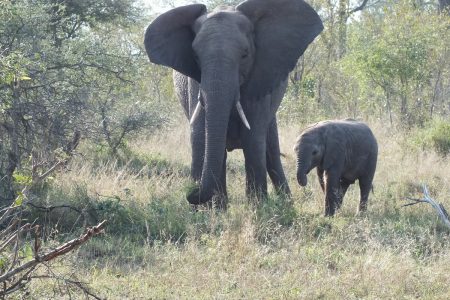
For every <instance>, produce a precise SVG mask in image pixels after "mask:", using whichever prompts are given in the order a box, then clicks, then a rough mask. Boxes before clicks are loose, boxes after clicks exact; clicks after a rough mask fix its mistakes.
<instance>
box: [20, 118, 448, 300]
mask: <svg viewBox="0 0 450 300" xmlns="http://www.w3.org/2000/svg"><path fill="white" fill-rule="evenodd" d="M373 127H374V132H375V134H376V136H377V138H378V141H379V145H380V154H379V163H378V167H377V173H376V177H375V181H374V185H375V189H374V193H372V194H371V195H370V198H369V209H368V211H367V212H366V213H364V214H360V215H356V209H357V206H358V201H359V200H358V199H359V195H358V193H359V189H358V187H357V186H355V185H353V186H351V188H350V189H349V191H348V194H347V196H346V198H345V199H344V202H343V206H342V208H341V210H339V211H338V213H337V214H336V216H335V217H334V218H326V217H324V216H323V211H324V207H323V206H324V204H323V195H322V191H321V190H320V187H319V185H318V183H317V179H316V178H315V175H314V174H311V175H309V176H310V180H309V183H308V186H307V187H305V188H300V187H299V186H298V185H297V184H296V180H295V161H294V156H293V153H291V152H292V150H291V149H292V144H293V143H294V141H295V135H296V134H297V133H298V128H282V129H281V130H280V132H281V134H282V137H281V148H282V151H283V152H284V153H286V154H287V155H286V157H285V158H284V161H283V163H284V164H285V167H286V173H287V174H288V176H289V181H290V185H291V189H292V191H293V196H292V198H291V199H285V198H279V197H277V196H275V195H274V194H273V193H272V192H271V194H270V195H269V197H268V199H267V200H266V201H264V202H262V203H259V204H254V203H253V202H249V201H248V200H247V199H246V198H245V186H244V182H245V180H244V169H243V168H242V166H243V157H242V154H241V153H238V152H236V151H235V152H232V153H230V154H229V158H230V162H229V165H230V167H231V169H232V172H229V177H228V187H229V195H230V204H229V208H228V210H227V211H225V212H221V211H215V210H208V209H200V210H198V211H194V210H193V209H192V208H191V207H190V206H189V204H188V203H187V201H186V199H185V193H186V189H187V188H189V186H190V185H191V183H190V180H189V178H188V172H186V171H185V170H186V169H187V168H188V166H189V148H188V144H189V143H188V136H189V134H188V131H187V130H186V129H183V130H180V131H179V133H178V135H177V136H171V137H170V138H167V136H168V135H167V133H166V132H162V133H161V134H160V135H156V136H152V137H150V138H149V139H148V140H145V141H142V140H141V141H140V142H139V143H135V144H134V145H130V149H131V151H132V152H133V153H135V155H136V157H139V164H137V163H133V164H132V163H131V162H130V163H124V164H117V163H115V162H114V161H109V162H104V163H103V164H102V165H99V164H96V165H95V164H94V162H89V161H79V162H77V161H74V162H73V164H72V166H71V171H70V172H68V173H65V174H60V175H59V176H57V177H56V179H55V180H54V182H52V184H51V187H50V188H49V190H48V191H47V193H46V195H45V197H44V199H45V201H44V204H45V205H57V204H70V205H73V206H74V207H82V208H84V209H85V211H86V212H88V213H86V214H85V217H84V218H85V219H84V220H77V217H79V216H78V215H77V214H76V213H74V212H73V211H70V210H68V211H67V210H66V211H63V210H54V211H52V213H49V214H47V215H46V217H45V219H38V220H37V221H38V222H41V223H42V224H43V225H45V226H47V227H48V228H51V229H52V230H54V231H58V232H59V233H65V234H66V235H74V234H76V233H78V232H79V230H80V226H81V225H82V224H85V225H89V224H94V223H95V222H97V221H99V220H102V219H108V225H107V228H106V233H105V234H104V235H103V236H99V237H96V238H94V239H93V240H91V241H89V242H88V243H87V244H85V245H83V246H82V247H80V248H79V250H78V251H77V252H76V253H73V254H71V255H69V257H68V258H66V259H64V260H60V261H59V263H58V264H56V265H55V267H57V268H60V270H61V272H62V273H64V272H66V273H67V272H68V273H71V272H72V273H73V274H74V275H75V276H76V277H77V278H79V279H82V280H83V281H85V282H88V283H89V284H90V287H91V288H92V289H93V291H95V292H96V293H97V294H98V295H100V296H101V297H106V298H108V299H192V298H194V299H380V298H381V299H410V298H421V299H447V298H449V296H450V234H449V233H450V230H449V229H448V228H446V227H445V226H444V225H443V224H442V222H441V221H440V220H439V219H438V217H437V214H436V213H435V212H434V211H433V209H432V208H431V206H428V205H427V204H418V205H415V206H410V207H402V205H403V204H405V203H407V201H406V197H408V196H412V197H420V184H421V183H426V184H427V185H428V187H429V189H430V193H431V194H432V196H433V197H434V198H435V199H436V200H437V201H439V202H442V203H443V205H444V206H445V207H447V209H449V208H450V169H449V168H448V167H447V168H445V167H443V166H449V165H450V161H449V158H448V157H447V158H446V157H442V156H440V155H438V154H436V153H435V152H433V151H429V150H426V151H425V150H421V151H422V152H421V151H419V152H418V153H416V154H414V155H409V153H408V151H409V150H407V149H406V148H404V143H403V138H402V137H403V133H401V132H395V131H390V130H389V129H386V128H384V127H380V126H378V125H377V124H375V125H374V126H373ZM177 132H178V131H177ZM161 140H164V143H161ZM155 153H156V154H155ZM145 157H147V158H149V157H151V159H145ZM417 157H420V159H421V160H420V162H419V160H417ZM130 159H131V160H132V159H133V157H130ZM155 160H156V162H155ZM132 165H133V166H132ZM131 166H132V167H131ZM142 169H148V171H146V172H145V175H143V173H142V172H136V170H142ZM154 169H157V170H170V172H161V171H154ZM312 173H313V172H312ZM162 174H163V175H162ZM31 213H32V212H30V214H31ZM33 216H36V215H33ZM73 224H76V226H73ZM77 224H78V225H77ZM49 236H50V235H49ZM57 286H58V283H57V282H53V283H49V282H48V281H39V280H36V281H33V283H32V284H31V285H30V288H29V297H32V298H36V299H39V298H43V297H51V296H52V295H53V292H54V290H55V289H57ZM63 294H65V296H66V297H67V295H68V294H67V293H63ZM72 297H73V298H77V297H78V298H83V296H82V295H80V294H79V293H78V294H77V293H75V294H72Z"/></svg>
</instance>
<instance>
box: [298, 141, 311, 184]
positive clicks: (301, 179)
mask: <svg viewBox="0 0 450 300" xmlns="http://www.w3.org/2000/svg"><path fill="white" fill-rule="evenodd" d="M310 170H311V153H310V151H308V149H307V147H305V146H304V145H302V144H300V145H299V147H298V150H297V181H298V183H299V184H300V185H301V186H306V184H307V183H308V179H307V177H306V175H307V174H308V173H309V171H310Z"/></svg>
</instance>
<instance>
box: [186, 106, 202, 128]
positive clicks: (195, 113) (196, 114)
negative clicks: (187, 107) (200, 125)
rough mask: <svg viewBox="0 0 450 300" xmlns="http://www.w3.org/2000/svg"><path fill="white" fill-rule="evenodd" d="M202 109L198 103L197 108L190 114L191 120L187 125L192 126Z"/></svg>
mask: <svg viewBox="0 0 450 300" xmlns="http://www.w3.org/2000/svg"><path fill="white" fill-rule="evenodd" d="M201 109H202V104H201V103H200V101H198V102H197V106H196V107H195V110H194V113H193V114H192V117H191V120H190V121H189V123H190V124H191V125H192V124H193V123H194V122H195V119H197V117H198V115H199V114H200V110H201Z"/></svg>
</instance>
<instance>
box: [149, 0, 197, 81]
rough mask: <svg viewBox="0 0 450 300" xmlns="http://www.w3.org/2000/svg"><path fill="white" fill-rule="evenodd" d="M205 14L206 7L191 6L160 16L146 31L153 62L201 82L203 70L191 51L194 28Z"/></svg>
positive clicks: (175, 9)
mask: <svg viewBox="0 0 450 300" xmlns="http://www.w3.org/2000/svg"><path fill="white" fill-rule="evenodd" d="M205 12H206V6H205V5H203V4H192V5H187V6H181V7H177V8H174V9H172V10H169V11H168V12H166V13H163V14H162V15H160V16H158V17H157V18H156V19H155V20H154V21H153V22H152V23H151V24H150V25H149V26H148V28H147V31H146V32H145V40H144V45H145V50H146V51H147V55H148V57H149V58H150V61H151V62H153V63H156V64H160V65H164V66H168V67H171V68H173V69H175V70H177V71H179V72H180V73H182V74H184V75H187V76H189V77H191V78H194V79H195V80H197V81H198V82H200V68H199V67H198V65H197V62H196V61H195V58H194V50H193V49H192V42H193V40H194V37H195V35H194V31H193V30H192V25H193V24H194V22H195V20H196V19H197V18H198V17H199V16H201V15H202V14H204V13H205Z"/></svg>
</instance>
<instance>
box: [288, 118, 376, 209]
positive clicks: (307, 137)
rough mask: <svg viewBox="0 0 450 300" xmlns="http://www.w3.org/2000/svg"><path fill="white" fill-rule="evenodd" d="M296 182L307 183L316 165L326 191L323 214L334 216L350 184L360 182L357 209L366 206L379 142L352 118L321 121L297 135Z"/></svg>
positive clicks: (295, 147)
mask: <svg viewBox="0 0 450 300" xmlns="http://www.w3.org/2000/svg"><path fill="white" fill-rule="evenodd" d="M294 151H295V153H296V154H297V181H298V183H299V184H300V185H301V186H305V185H306V184H307V178H306V175H307V174H308V173H309V172H310V171H311V170H312V169H314V168H317V175H318V177H319V183H320V186H321V187H322V191H323V192H324V193H325V215H326V216H333V215H334V213H335V211H336V209H339V207H340V206H341V204H342V199H343V197H344V195H345V193H346V191H347V189H348V187H349V185H350V184H352V183H354V182H355V180H358V181H359V188H360V193H361V196H360V203H359V211H365V210H366V209H367V199H368V196H369V192H370V190H371V188H372V180H373V176H374V174H375V169H376V165H377V155H378V145H377V141H376V139H375V137H374V135H373V134H372V131H371V130H370V128H369V127H368V126H367V125H366V124H364V123H361V122H357V121H355V120H352V119H345V120H337V121H322V122H319V123H317V124H315V125H312V126H310V127H309V128H307V129H306V130H304V131H303V132H302V134H301V135H300V136H299V137H298V139H297V142H296V144H295V146H294Z"/></svg>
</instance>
